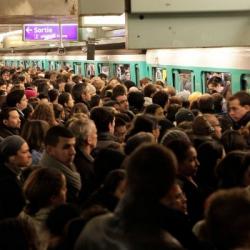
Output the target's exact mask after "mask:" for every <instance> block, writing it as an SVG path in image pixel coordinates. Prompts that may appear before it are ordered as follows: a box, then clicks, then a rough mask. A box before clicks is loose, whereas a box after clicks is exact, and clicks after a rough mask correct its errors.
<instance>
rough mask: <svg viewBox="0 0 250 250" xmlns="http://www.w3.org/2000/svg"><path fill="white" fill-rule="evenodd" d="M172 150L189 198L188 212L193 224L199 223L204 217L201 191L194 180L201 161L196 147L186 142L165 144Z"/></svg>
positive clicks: (177, 141) (179, 176) (178, 141)
mask: <svg viewBox="0 0 250 250" xmlns="http://www.w3.org/2000/svg"><path fill="white" fill-rule="evenodd" d="M164 145H165V146H166V147H168V148H169V149H171V150H172V151H173V152H174V154H175V156H176V158H177V161H178V168H177V177H178V180H179V181H180V183H181V186H182V189H183V191H184V193H185V195H186V197H187V210H188V215H189V217H190V219H191V223H192V224H193V223H195V222H197V221H198V220H199V219H201V218H202V215H203V204H202V201H201V195H200V190H199V188H198V185H197V183H196V182H195V180H194V176H195V175H196V172H197V170H198V166H199V161H198V159H197V152H196V149H195V148H194V146H193V145H192V144H191V143H190V142H187V141H185V140H178V139H176V140H172V141H170V142H169V143H168V144H164Z"/></svg>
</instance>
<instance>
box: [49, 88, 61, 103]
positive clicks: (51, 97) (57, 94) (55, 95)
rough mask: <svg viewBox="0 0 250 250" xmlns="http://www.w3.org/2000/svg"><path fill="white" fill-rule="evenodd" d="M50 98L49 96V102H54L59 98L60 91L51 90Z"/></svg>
mask: <svg viewBox="0 0 250 250" xmlns="http://www.w3.org/2000/svg"><path fill="white" fill-rule="evenodd" d="M48 96H49V101H50V102H54V101H55V100H56V98H57V97H58V96H59V91H58V89H51V90H49V92H48Z"/></svg>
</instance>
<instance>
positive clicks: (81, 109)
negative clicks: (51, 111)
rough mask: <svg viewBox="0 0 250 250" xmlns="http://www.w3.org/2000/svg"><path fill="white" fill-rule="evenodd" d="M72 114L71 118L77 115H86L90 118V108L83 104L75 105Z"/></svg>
mask: <svg viewBox="0 0 250 250" xmlns="http://www.w3.org/2000/svg"><path fill="white" fill-rule="evenodd" d="M70 113H71V116H72V115H74V114H77V113H82V114H86V116H89V110H88V107H87V106H86V105H85V104H84V103H81V102H78V103H75V105H74V107H73V108H72V109H71V112H70Z"/></svg>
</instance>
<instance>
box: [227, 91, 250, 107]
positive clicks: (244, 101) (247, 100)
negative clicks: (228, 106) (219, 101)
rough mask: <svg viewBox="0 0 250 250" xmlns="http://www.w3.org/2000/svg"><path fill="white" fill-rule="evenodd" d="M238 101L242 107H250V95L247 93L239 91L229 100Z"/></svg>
mask: <svg viewBox="0 0 250 250" xmlns="http://www.w3.org/2000/svg"><path fill="white" fill-rule="evenodd" d="M235 99H238V100H239V102H240V105H241V106H244V105H250V94H249V93H247V92H245V91H239V92H237V93H235V94H234V95H232V96H231V97H230V98H229V101H228V102H230V101H233V100H235Z"/></svg>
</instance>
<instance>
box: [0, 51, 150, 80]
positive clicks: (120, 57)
mask: <svg viewBox="0 0 250 250" xmlns="http://www.w3.org/2000/svg"><path fill="white" fill-rule="evenodd" d="M79 53H80V52H78V54H74V53H69V54H67V55H58V54H55V53H54V54H47V55H22V54H16V55H8V56H1V57H0V62H1V63H2V65H5V66H12V67H18V66H22V67H24V68H28V67H40V68H42V69H44V70H60V69H61V68H62V67H64V66H68V67H69V68H71V69H72V70H73V71H74V72H75V74H81V75H83V76H85V77H90V76H97V75H99V74H100V73H105V74H106V75H107V76H108V78H111V77H118V78H120V79H121V80H131V81H133V82H135V83H136V84H139V81H140V79H142V78H144V77H145V76H147V75H148V72H147V67H146V56H145V53H139V54H138V53H136V54H135V53H131V54H127V53H126V54H114V51H112V53H111V54H100V55H96V56H95V60H87V56H86V55H79Z"/></svg>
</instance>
